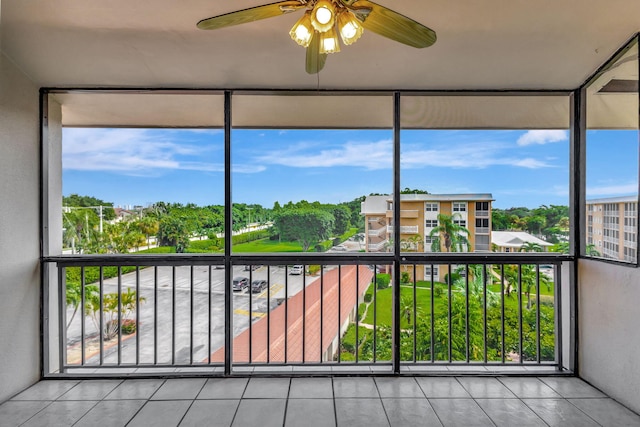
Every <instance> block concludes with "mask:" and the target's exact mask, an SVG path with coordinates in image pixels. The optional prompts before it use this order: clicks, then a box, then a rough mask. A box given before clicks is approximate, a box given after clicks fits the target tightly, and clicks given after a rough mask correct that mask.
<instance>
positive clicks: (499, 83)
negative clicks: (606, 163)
mask: <svg viewBox="0 0 640 427" xmlns="http://www.w3.org/2000/svg"><path fill="white" fill-rule="evenodd" d="M267 2H269V0H236V1H212V0H207V1H205V0H187V1H175V0H135V1H132V0H4V1H2V5H1V7H2V11H1V14H0V16H1V20H2V21H1V24H2V25H1V37H2V38H1V42H2V43H1V47H2V50H3V51H4V53H5V54H6V55H7V56H8V57H9V58H10V59H11V60H13V61H14V62H15V63H16V64H17V66H18V67H19V68H20V69H22V70H23V71H24V73H25V74H27V75H28V76H29V77H30V78H31V79H32V80H34V81H35V82H36V84H38V85H40V86H58V87H60V86H102V87H104V86H119V87H183V88H218V89H222V88H269V89H274V88H278V89H279V88H294V89H315V88H317V87H320V88H335V89H572V88H576V87H577V86H578V85H580V84H581V83H582V82H583V81H584V80H585V79H586V78H587V77H588V76H589V75H591V74H592V73H593V72H594V71H595V70H596V69H597V68H598V66H600V65H601V64H602V63H603V62H604V61H605V60H606V59H607V58H608V57H609V56H611V55H612V54H613V53H614V52H615V51H616V50H617V49H618V48H619V47H621V46H622V45H623V44H624V42H625V41H626V40H628V39H629V38H630V37H631V36H632V35H633V34H634V33H636V32H637V31H639V30H640V1H638V0H606V1H604V0H465V1H451V0H393V1H391V0H378V3H380V4H382V5H384V6H387V7H390V8H392V9H394V10H396V11H398V12H400V13H402V14H405V15H407V16H409V17H411V18H413V19H415V20H417V21H418V22H420V23H423V24H425V25H427V26H429V27H431V28H432V29H434V30H435V31H436V32H437V34H438V41H437V42H436V44H435V45H434V46H432V47H430V48H426V49H414V48H412V47H407V46H404V45H401V44H399V43H396V42H393V41H391V40H388V39H385V38H383V37H381V36H379V35H377V34H374V33H371V32H365V34H364V35H363V37H362V38H361V39H360V40H359V41H358V42H356V43H355V44H354V45H352V46H347V47H343V49H342V52H340V53H337V54H333V55H331V56H330V57H329V58H328V60H327V65H326V67H325V69H324V70H323V71H322V72H321V73H320V74H319V76H315V75H308V74H307V73H306V72H305V70H304V59H305V51H304V49H303V48H301V47H299V46H298V45H296V44H295V43H294V42H293V41H291V39H290V38H289V35H288V32H289V29H290V28H291V26H292V25H293V23H294V22H295V21H296V20H297V19H298V17H299V15H300V13H301V12H297V13H295V14H290V15H284V16H280V17H276V18H270V19H266V20H263V21H259V22H253V23H249V24H243V25H240V26H236V27H229V28H225V29H221V30H215V31H201V30H198V29H196V23H197V22H198V21H199V20H201V19H203V18H207V17H210V16H214V15H217V14H221V13H226V12H230V11H233V10H237V9H242V8H246V7H252V6H257V5H261V4H264V3H267Z"/></svg>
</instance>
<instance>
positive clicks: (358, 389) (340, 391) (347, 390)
mask: <svg viewBox="0 0 640 427" xmlns="http://www.w3.org/2000/svg"><path fill="white" fill-rule="evenodd" d="M333 395H334V396H335V397H336V399H337V398H345V397H362V398H380V394H379V393H378V388H377V387H376V384H375V382H374V381H373V378H369V377H362V378H334V379H333Z"/></svg>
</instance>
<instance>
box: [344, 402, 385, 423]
mask: <svg viewBox="0 0 640 427" xmlns="http://www.w3.org/2000/svg"><path fill="white" fill-rule="evenodd" d="M335 405H336V419H337V420H338V426H339V427H350V426H367V427H379V426H380V427H383V426H384V427H389V421H388V420H387V415H386V413H385V412H384V407H383V406H382V401H381V400H380V399H379V398H378V399H336V400H335Z"/></svg>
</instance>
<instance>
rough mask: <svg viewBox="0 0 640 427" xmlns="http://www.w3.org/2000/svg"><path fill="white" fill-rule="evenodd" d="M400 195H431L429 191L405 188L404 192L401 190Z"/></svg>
mask: <svg viewBox="0 0 640 427" xmlns="http://www.w3.org/2000/svg"><path fill="white" fill-rule="evenodd" d="M400 194H429V192H428V191H427V190H418V189H413V188H409V187H405V188H404V189H403V190H400Z"/></svg>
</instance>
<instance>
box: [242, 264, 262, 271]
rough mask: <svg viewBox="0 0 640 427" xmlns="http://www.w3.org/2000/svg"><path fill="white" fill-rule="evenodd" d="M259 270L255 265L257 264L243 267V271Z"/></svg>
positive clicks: (258, 266)
mask: <svg viewBox="0 0 640 427" xmlns="http://www.w3.org/2000/svg"><path fill="white" fill-rule="evenodd" d="M259 268H260V265H257V264H254V265H248V264H247V265H245V266H244V271H249V270H251V271H253V270H257V269H259Z"/></svg>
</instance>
